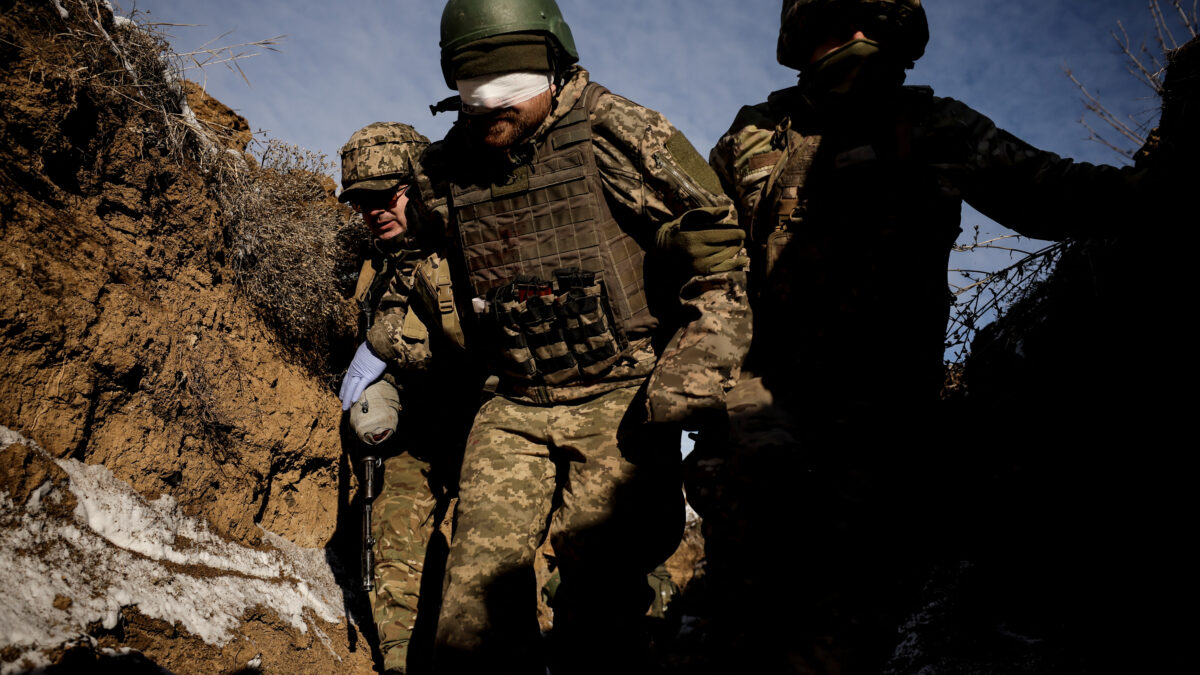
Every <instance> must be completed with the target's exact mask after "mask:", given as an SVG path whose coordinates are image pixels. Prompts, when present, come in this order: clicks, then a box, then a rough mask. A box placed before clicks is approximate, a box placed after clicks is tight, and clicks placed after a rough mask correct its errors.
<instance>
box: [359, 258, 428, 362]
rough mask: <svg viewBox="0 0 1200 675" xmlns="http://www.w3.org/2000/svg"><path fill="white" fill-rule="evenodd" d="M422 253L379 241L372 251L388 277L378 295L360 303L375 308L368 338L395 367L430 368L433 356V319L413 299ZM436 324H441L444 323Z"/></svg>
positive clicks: (380, 271) (382, 274)
mask: <svg viewBox="0 0 1200 675" xmlns="http://www.w3.org/2000/svg"><path fill="white" fill-rule="evenodd" d="M419 256H420V253H419V252H417V251H413V250H410V249H406V248H390V247H386V246H385V245H381V244H380V243H379V242H376V245H375V247H374V249H373V251H372V264H373V265H374V270H375V271H374V273H375V274H376V275H378V276H380V277H385V278H387V279H388V281H387V282H386V285H384V286H383V290H382V291H381V292H379V294H378V297H377V298H363V299H361V300H360V303H359V304H360V307H364V306H366V307H370V308H372V310H371V311H372V319H371V321H370V326H369V327H368V328H367V331H366V335H365V339H366V340H367V341H368V342H370V343H371V348H372V349H374V350H375V353H376V354H378V355H379V356H380V357H381V358H382V359H383V360H384V361H387V362H388V365H389V367H390V368H391V369H392V370H393V371H407V372H415V371H424V370H428V369H429V367H430V365H431V364H432V360H433V346H432V343H433V341H434V337H433V335H432V334H430V332H429V330H428V325H427V324H429V323H433V322H432V321H428V320H427V319H423V317H424V316H425V313H424V312H423V311H422V310H421V309H418V307H419V306H420V305H421V303H419V302H418V303H412V300H414V299H415V297H416V296H414V288H415V286H416V285H415V283H414V271H415V268H416V265H417V262H418V260H419ZM364 303H365V304H364ZM410 304H411V306H410ZM433 325H434V326H435V327H438V326H440V323H433ZM406 326H407V331H406Z"/></svg>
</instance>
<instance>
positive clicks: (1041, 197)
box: [921, 98, 1154, 239]
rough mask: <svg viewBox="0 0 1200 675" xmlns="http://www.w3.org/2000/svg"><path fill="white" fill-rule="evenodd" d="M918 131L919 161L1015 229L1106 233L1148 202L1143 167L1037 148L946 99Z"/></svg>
mask: <svg viewBox="0 0 1200 675" xmlns="http://www.w3.org/2000/svg"><path fill="white" fill-rule="evenodd" d="M926 119H927V123H926V125H925V128H924V129H922V130H921V132H922V134H923V135H924V136H925V139H926V141H927V147H928V148H930V149H929V150H928V152H931V153H933V155H932V156H931V157H928V158H927V161H928V162H929V163H930V164H932V165H933V166H936V167H937V168H938V169H939V173H940V174H941V175H942V176H944V177H945V178H947V179H948V180H947V181H945V185H944V187H946V188H947V189H951V190H957V191H958V192H959V193H960V194H959V196H961V197H962V198H963V199H965V200H966V201H967V202H968V203H970V204H971V206H974V207H975V208H977V209H979V211H980V212H981V213H983V214H984V215H986V216H988V217H989V218H992V219H993V220H995V221H997V222H999V223H1000V224H1002V225H1004V226H1005V227H1009V228H1012V229H1013V230H1016V231H1017V232H1020V233H1021V234H1024V235H1027V236H1031V237H1036V238H1039V239H1063V238H1065V237H1069V236H1073V235H1083V234H1089V233H1111V232H1112V231H1113V230H1114V229H1116V228H1117V227H1121V226H1122V225H1125V224H1127V223H1129V222H1131V221H1134V220H1137V219H1139V216H1138V214H1139V213H1140V212H1143V211H1144V209H1145V206H1146V205H1147V204H1148V203H1151V202H1152V201H1153V199H1154V197H1152V196H1151V194H1150V191H1149V189H1148V188H1150V187H1151V186H1152V183H1153V181H1148V180H1147V176H1148V172H1147V171H1145V170H1139V169H1134V168H1132V167H1124V168H1118V167H1114V166H1097V165H1093V164H1088V163H1086V162H1076V161H1073V160H1070V159H1064V158H1062V157H1059V156H1058V155H1056V154H1054V153H1051V152H1046V151H1043V150H1039V149H1037V148H1035V147H1033V146H1031V145H1029V144H1028V143H1026V142H1024V141H1022V140H1020V139H1019V138H1017V137H1016V136H1013V135H1012V134H1010V133H1008V132H1007V131H1004V130H1002V129H999V128H997V127H996V125H995V124H994V123H993V122H992V121H991V120H990V119H988V118H987V117H985V116H984V115H981V114H980V113H978V112H976V111H974V110H972V109H971V108H970V107H968V106H966V105H965V104H963V103H960V102H959V101H955V100H953V99H940V98H939V99H934V102H933V107H932V109H931V112H930V113H929V115H928V116H927V118H926Z"/></svg>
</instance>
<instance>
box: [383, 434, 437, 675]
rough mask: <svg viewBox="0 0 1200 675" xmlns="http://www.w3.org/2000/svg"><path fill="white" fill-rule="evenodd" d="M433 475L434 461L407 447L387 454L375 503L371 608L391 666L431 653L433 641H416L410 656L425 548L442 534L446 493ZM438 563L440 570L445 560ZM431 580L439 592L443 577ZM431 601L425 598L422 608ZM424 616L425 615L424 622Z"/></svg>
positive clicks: (409, 666)
mask: <svg viewBox="0 0 1200 675" xmlns="http://www.w3.org/2000/svg"><path fill="white" fill-rule="evenodd" d="M432 475H433V474H432V472H431V468H430V464H429V462H427V461H424V460H422V459H419V458H417V457H414V456H412V455H411V454H409V453H407V452H404V453H401V454H398V455H395V456H393V457H389V458H388V459H386V460H384V463H383V483H382V486H381V487H380V489H379V495H378V496H377V497H376V498H375V503H374V504H373V505H372V508H371V528H372V535H373V536H374V537H375V590H374V591H373V592H372V593H371V608H372V612H373V614H374V619H375V628H376V630H377V631H378V634H379V649H380V651H381V652H382V653H383V659H384V661H383V665H384V668H387V669H396V670H401V671H404V670H405V669H406V668H407V669H408V672H417V671H421V670H423V669H422V668H420V667H419V666H418V665H416V664H413V663H410V660H412V661H419V660H422V656H418V655H417V652H421V651H423V660H425V661H427V660H428V659H429V656H430V655H429V646H428V644H423V645H420V647H423V648H424V649H423V650H422V649H421V648H420V647H418V646H416V645H413V647H414V648H413V649H412V650H411V651H412V652H413V657H412V658H411V659H410V645H412V643H413V642H414V634H413V631H414V629H415V628H416V626H417V606H418V604H422V603H421V600H422V592H421V590H422V589H421V586H422V576H423V575H422V572H423V571H424V567H425V560H426V552H427V550H428V549H429V548H430V541H431V539H432V538H433V537H435V536H436V537H439V538H441V534H440V533H438V532H437V527H438V524H439V522H440V521H441V516H442V514H443V510H442V508H441V507H444V506H445V504H444V500H443V499H442V497H443V495H444V493H445V490H444V489H441V488H440V487H439V486H436V485H435V484H434V479H433V477H432ZM442 546H443V548H444V546H445V544H444V542H442ZM435 557H436V556H435ZM437 567H438V568H439V571H440V565H437ZM432 571H433V570H431V572H432ZM432 581H433V583H432V584H430V583H429V582H428V581H426V586H427V588H428V587H429V586H432V587H433V591H434V593H433V594H434V595H436V594H437V591H438V590H439V589H438V586H439V585H440V584H439V583H438V582H439V581H440V579H433V580H432ZM426 600H428V599H426ZM429 605H430V603H428V602H425V603H423V604H422V608H424V607H425V606H429ZM432 609H433V610H434V611H436V602H434V603H432ZM432 618H433V617H429V619H430V620H431V619H432ZM425 621H426V618H425V617H422V623H424V622H425ZM422 632H423V631H422ZM431 637H432V636H431V635H427V636H426V638H425V640H424V641H425V642H426V643H427V642H429V640H430V638H431ZM416 641H419V638H417V639H416Z"/></svg>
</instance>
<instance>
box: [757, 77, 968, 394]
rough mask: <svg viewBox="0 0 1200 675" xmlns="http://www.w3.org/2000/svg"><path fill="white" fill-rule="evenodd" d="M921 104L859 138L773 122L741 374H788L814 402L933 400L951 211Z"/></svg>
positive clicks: (852, 130) (919, 97)
mask: <svg viewBox="0 0 1200 675" xmlns="http://www.w3.org/2000/svg"><path fill="white" fill-rule="evenodd" d="M779 93H780V94H784V96H780V97H779V98H780V99H783V100H784V101H786V94H787V93H788V90H785V91H784V92H779ZM932 100H933V97H932V92H931V91H930V90H929V89H927V88H923V87H905V88H903V89H902V90H901V92H900V96H899V98H898V100H897V104H898V105H897V106H896V108H895V109H894V111H893V112H890V113H889V114H887V115H881V116H879V117H877V118H875V120H874V121H873V122H867V123H865V124H863V125H862V127H861V128H859V126H858V125H854V126H850V127H849V128H847V127H843V128H840V129H839V128H836V127H835V126H834V125H831V124H823V125H820V126H818V127H817V128H816V129H813V130H808V129H805V130H804V132H805V133H801V132H800V131H798V130H797V128H796V126H797V123H794V122H793V120H792V118H790V117H788V116H786V115H787V113H790V112H791V111H792V110H794V108H792V109H788V108H782V109H780V112H781V113H783V114H782V115H781V118H782V122H781V123H780V124H779V126H778V127H777V128H776V131H775V138H774V140H773V142H772V144H773V146H774V151H773V152H769V153H764V155H762V156H761V157H760V158H757V161H758V162H759V164H760V165H765V163H766V162H774V166H773V169H772V171H771V173H770V175H769V176H768V178H767V181H766V183H765V184H764V185H763V187H762V192H761V193H760V195H761V196H760V199H759V201H758V203H757V208H756V209H755V213H754V214H753V216H752V219H751V220H752V222H751V223H747V226H748V227H749V228H750V230H751V239H752V241H753V249H752V250H753V258H752V264H751V267H752V269H754V270H755V278H754V285H755V288H754V289H753V292H754V293H755V294H756V295H757V296H758V298H757V304H756V307H755V320H756V322H757V325H756V330H755V339H756V342H757V343H758V344H757V345H756V347H755V352H757V353H753V354H752V355H751V360H752V361H753V362H757V363H752V366H751V367H758V368H761V367H764V365H766V366H767V367H773V368H776V369H778V368H785V369H787V368H790V367H798V368H799V369H800V372H799V373H794V375H796V376H798V377H801V378H803V379H805V380H807V381H809V382H811V383H814V384H816V386H817V388H819V389H823V393H824V394H828V393H829V392H830V390H831V389H836V388H839V387H842V388H846V389H849V390H851V392H852V396H853V397H855V398H859V397H865V398H868V399H873V398H876V397H877V396H883V397H888V398H890V397H893V396H900V394H899V393H898V392H900V391H905V392H908V391H912V390H913V388H915V389H916V390H919V391H920V392H923V393H928V392H929V391H930V390H932V391H933V393H934V394H936V392H937V391H938V389H939V388H940V382H941V373H942V343H943V339H944V335H945V328H946V321H947V318H948V313H949V306H950V302H951V300H952V298H951V296H950V295H949V292H948V289H947V284H946V267H947V258H948V255H949V252H950V247H951V246H952V245H953V244H954V241H955V238H956V237H957V235H958V233H959V227H958V223H959V212H960V207H961V199H960V197H959V195H958V194H957V192H956V191H955V190H953V189H952V188H951V187H949V186H948V185H946V184H945V183H944V182H943V181H941V180H940V179H939V175H938V173H937V170H936V169H935V168H934V167H933V166H932V163H931V162H930V161H929V159H928V158H927V157H925V156H924V152H925V150H926V149H925V148H923V147H922V146H921V140H922V138H921V130H920V129H919V128H918V126H917V125H918V124H919V120H921V119H922V115H923V114H924V112H925V111H926V110H928V108H929V106H930V104H931V102H932ZM781 102H782V101H781ZM814 131H816V132H820V133H813V132H814ZM779 325H791V326H794V328H793V329H791V330H788V331H780V330H778V329H777V326H779ZM867 390H869V391H867Z"/></svg>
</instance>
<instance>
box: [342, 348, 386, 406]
mask: <svg viewBox="0 0 1200 675" xmlns="http://www.w3.org/2000/svg"><path fill="white" fill-rule="evenodd" d="M386 369H387V364H386V363H384V362H383V360H382V359H380V358H379V357H378V356H375V352H373V351H371V346H370V345H368V344H367V343H366V342H363V343H362V344H361V345H359V346H358V350H357V351H355V352H354V359H353V360H352V361H350V367H349V368H346V376H345V377H344V378H342V389H341V391H340V392H338V398H340V399H342V410H349V409H350V406H352V405H354V402H355V401H357V400H358V397H359V396H362V393H363V389H366V388H367V385H369V384H371V383H372V382H374V381H375V380H378V379H379V376H380V375H383V371H384V370H386Z"/></svg>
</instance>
